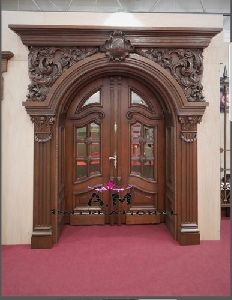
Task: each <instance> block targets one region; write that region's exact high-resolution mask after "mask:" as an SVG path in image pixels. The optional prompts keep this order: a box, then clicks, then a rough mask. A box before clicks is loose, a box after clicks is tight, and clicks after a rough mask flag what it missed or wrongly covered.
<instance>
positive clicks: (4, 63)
mask: <svg viewBox="0 0 232 300" xmlns="http://www.w3.org/2000/svg"><path fill="white" fill-rule="evenodd" d="M13 56H14V53H12V52H11V51H2V56H1V58H2V63H1V67H2V73H4V72H7V65H8V60H9V59H11V58H12V57H13ZM3 81H4V78H3V76H2V77H1V92H0V100H2V99H3Z"/></svg>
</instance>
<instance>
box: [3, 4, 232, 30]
mask: <svg viewBox="0 0 232 300" xmlns="http://www.w3.org/2000/svg"><path fill="white" fill-rule="evenodd" d="M1 6H2V10H3V11H40V12H43V11H56V12H59V11H60V12H62V11H70V12H71V11H79V12H84V11H85V12H111V13H113V12H129V13H139V12H140V13H149V12H150V13H151V12H152V13H161V12H162V13H195V14H197V13H201V14H202V13H203V14H223V15H224V31H225V32H226V35H228V36H229V31H230V0H2V1H1Z"/></svg>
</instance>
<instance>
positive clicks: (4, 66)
mask: <svg viewBox="0 0 232 300" xmlns="http://www.w3.org/2000/svg"><path fill="white" fill-rule="evenodd" d="M13 56H14V53H12V52H11V51H2V73H4V72H7V63H8V60H9V59H11V58H12V57H13Z"/></svg>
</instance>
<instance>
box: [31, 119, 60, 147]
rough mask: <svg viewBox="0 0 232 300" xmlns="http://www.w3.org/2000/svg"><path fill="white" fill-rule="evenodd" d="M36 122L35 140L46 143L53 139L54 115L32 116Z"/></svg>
mask: <svg viewBox="0 0 232 300" xmlns="http://www.w3.org/2000/svg"><path fill="white" fill-rule="evenodd" d="M31 120H32V122H33V123H34V125H35V127H34V131H35V135H34V140H35V142H37V143H46V142H48V141H50V140H51V139H52V126H53V124H54V123H55V117H54V116H31Z"/></svg>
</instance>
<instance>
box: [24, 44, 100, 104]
mask: <svg viewBox="0 0 232 300" xmlns="http://www.w3.org/2000/svg"><path fill="white" fill-rule="evenodd" d="M96 52H98V48H97V47H95V48H93V47H89V48H78V47H62V48H55V47H46V48H44V47H30V48H29V56H28V60H29V77H30V79H31V84H29V86H28V90H29V93H28V95H27V99H28V100H32V101H44V100H45V99H46V96H47V94H48V91H49V89H50V87H51V86H52V85H53V83H54V82H55V81H56V80H57V78H58V77H59V76H60V75H61V74H62V73H63V71H64V70H65V69H68V68H70V67H71V66H72V65H73V64H75V63H76V62H78V61H80V60H82V59H84V58H85V57H88V56H90V55H93V54H94V53H96Z"/></svg>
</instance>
